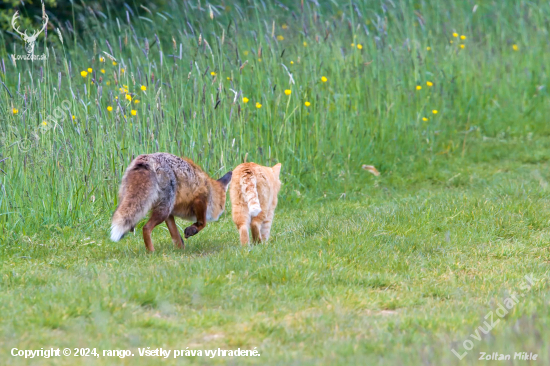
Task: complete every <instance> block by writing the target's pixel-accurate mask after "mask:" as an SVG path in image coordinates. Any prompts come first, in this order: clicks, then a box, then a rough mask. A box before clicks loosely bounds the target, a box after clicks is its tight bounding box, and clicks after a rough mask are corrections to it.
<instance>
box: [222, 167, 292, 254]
mask: <svg viewBox="0 0 550 366" xmlns="http://www.w3.org/2000/svg"><path fill="white" fill-rule="evenodd" d="M280 173H281V164H277V165H275V166H274V167H267V166H261V165H258V164H255V163H243V164H240V165H238V166H237V167H236V168H235V169H233V175H232V179H231V180H232V183H231V188H230V191H229V195H230V198H231V214H232V217H233V222H234V223H235V226H237V230H239V236H240V241H241V244H242V245H243V246H244V245H248V244H249V241H250V238H249V235H248V231H249V229H250V231H251V232H252V239H253V241H254V242H256V243H258V242H262V241H266V240H267V239H269V235H270V232H271V225H272V223H273V217H274V215H275V208H276V207H277V194H278V193H279V190H280V189H281V180H280V179H279V175H280Z"/></svg>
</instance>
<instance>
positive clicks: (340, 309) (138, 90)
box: [0, 0, 550, 365]
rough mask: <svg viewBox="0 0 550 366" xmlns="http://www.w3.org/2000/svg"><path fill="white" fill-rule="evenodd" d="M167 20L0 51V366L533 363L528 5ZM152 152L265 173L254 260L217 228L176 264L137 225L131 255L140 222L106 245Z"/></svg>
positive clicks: (533, 161) (533, 56) (533, 153)
mask: <svg viewBox="0 0 550 366" xmlns="http://www.w3.org/2000/svg"><path fill="white" fill-rule="evenodd" d="M167 3H168V4H169V5H170V7H169V10H167V9H168V8H166V9H163V8H162V7H159V8H156V7H155V6H154V5H153V4H149V5H148V7H146V8H143V7H140V8H138V7H131V6H130V7H129V8H130V9H132V10H131V11H130V10H128V12H127V14H124V12H123V13H120V12H119V11H120V9H113V8H110V7H109V5H108V3H102V5H101V6H100V7H99V8H96V9H95V10H93V11H92V10H90V9H88V10H86V11H85V12H84V13H82V12H80V11H77V12H75V20H73V21H72V22H69V23H64V22H63V23H62V22H57V20H56V19H55V14H54V13H52V14H50V22H51V28H50V30H49V32H48V37H47V39H46V40H44V39H42V40H41V41H40V42H39V44H38V45H37V47H36V51H35V52H36V53H42V52H44V53H46V54H47V56H48V57H47V60H46V61H45V62H36V61H35V62H28V61H21V60H19V61H16V62H14V61H12V59H11V58H10V56H9V55H10V54H13V53H15V54H19V55H20V54H24V53H25V51H24V48H23V46H24V44H23V42H22V41H21V40H19V39H12V38H11V35H10V34H9V33H7V32H4V33H2V41H3V42H0V59H1V60H0V80H1V81H2V85H0V121H1V124H0V161H1V162H0V169H2V171H0V276H1V279H2V281H1V282H0V304H1V306H2V312H1V316H0V361H1V362H0V364H2V365H3V364H6V365H20V364H33V365H34V364H39V365H40V364H44V365H49V364H54V365H58V364H59V365H72V364H83V365H110V364H122V365H130V364H132V365H133V364H158V363H159V362H160V361H159V359H158V358H155V357H137V354H138V348H144V347H145V348H146V347H151V348H153V349H155V348H157V347H162V348H164V349H170V350H176V349H177V350H183V351H184V350H185V349H186V348H187V347H188V348H189V349H195V350H199V349H201V350H206V349H217V348H218V347H219V348H222V349H237V348H239V347H240V348H241V349H247V350H250V349H254V348H255V347H256V349H257V350H258V352H259V353H260V354H261V356H260V357H240V358H235V357H233V358H218V357H215V358H212V359H211V358H207V357H181V358H177V359H174V358H173V355H172V357H170V358H169V359H166V360H164V363H165V364H186V363H192V364H210V363H214V364H215V363H219V364H284V365H288V364H311V365H313V364H315V365H318V364H323V365H325V364H326V365H329V364H337V365H345V364H383V365H385V364H392V365H393V364H397V365H399V364H403V365H409V364H415V365H416V364H419V365H424V364H425V365H442V364H445V365H455V364H456V365H462V364H487V363H489V364H491V362H490V361H479V360H478V358H479V356H480V352H486V353H488V354H491V353H493V352H498V353H503V354H511V355H512V358H513V357H514V353H515V352H527V353H530V352H532V353H537V354H538V359H537V361H532V364H537V363H538V364H547V363H549V362H550V350H549V349H548V346H547V345H548V343H549V340H550V332H549V331H548V330H547V329H548V323H549V321H550V317H549V316H548V311H547V307H548V303H549V301H550V298H549V297H550V296H549V295H548V284H547V281H546V279H547V277H548V259H547V258H548V244H547V243H548V235H549V234H550V233H549V231H548V229H547V227H548V223H549V220H548V214H549V213H550V212H549V208H548V204H547V203H548V197H549V196H548V180H549V179H550V173H549V169H548V168H549V166H548V165H549V164H548V161H549V160H550V128H549V125H548V123H547V116H548V115H549V112H550V103H549V99H548V94H547V93H548V92H547V89H548V87H549V86H550V83H549V79H548V72H547V70H546V65H548V64H549V61H550V56H549V55H550V53H549V52H548V24H547V19H548V16H550V5H549V4H548V3H547V2H543V1H531V2H524V1H517V2H506V1H503V2H493V3H488V2H479V4H476V3H474V2H470V1H447V2H439V1H437V2H436V1H412V0H411V1H406V0H393V1H389V0H387V1H372V2H371V1H369V2H359V3H357V2H338V1H334V2H326V3H324V2H322V3H321V4H317V3H316V2H304V3H303V5H302V4H301V3H299V2H298V3H294V2H292V3H288V4H287V3H286V2H285V3H284V4H281V3H275V2H273V3H271V2H269V3H267V2H233V3H224V4H223V5H219V4H211V5H209V4H208V3H204V2H196V1H186V2H175V1H169V2H167ZM82 14H85V16H83V15H82ZM54 29H59V32H57V31H54ZM44 45H46V47H44ZM88 69H91V71H89V70H88ZM155 151H166V152H171V153H174V154H177V155H181V156H187V157H190V158H192V159H194V160H195V161H196V162H197V163H198V164H200V165H201V166H203V167H204V169H205V170H206V171H208V172H209V173H210V174H212V175H214V176H221V175H223V173H225V171H227V170H229V169H231V168H232V167H234V166H236V165H237V164H239V163H240V162H242V161H243V159H245V158H246V159H247V160H248V161H255V162H258V163H261V164H272V165H273V164H274V163H276V162H281V163H282V164H283V172H282V181H283V189H282V191H281V193H280V205H279V207H278V209H277V213H276V218H275V223H274V227H273V231H272V235H273V236H272V238H271V239H270V241H269V243H267V244H265V245H259V246H256V247H253V248H250V250H249V248H241V247H240V245H239V243H238V236H237V231H236V229H235V228H234V225H233V223H232V222H231V220H230V215H229V214H228V213H225V214H224V215H223V216H222V219H221V220H220V222H218V223H212V224H209V225H208V226H207V228H206V229H205V230H204V231H203V232H201V233H200V234H199V235H197V236H195V237H193V238H191V239H190V240H188V241H187V243H186V245H187V246H186V249H185V250H184V251H181V250H177V249H175V248H174V247H173V245H172V243H171V240H170V236H169V234H168V232H167V229H166V228H164V227H162V226H161V227H158V228H157V229H156V230H155V231H154V232H153V240H154V242H155V248H156V250H157V251H156V252H155V253H154V254H147V253H146V252H145V248H144V246H143V240H142V239H141V235H140V231H141V227H142V226H143V222H142V223H141V224H140V225H138V227H137V232H136V233H137V234H136V235H135V236H133V235H129V236H128V237H126V238H124V239H123V241H121V242H120V243H111V242H109V241H108V229H109V225H110V216H111V214H112V212H113V210H114V208H115V207H116V204H117V202H116V201H117V198H116V192H117V187H118V184H119V183H120V178H121V175H122V172H123V171H124V168H125V167H126V166H127V164H128V163H129V162H130V161H131V159H132V158H133V157H135V156H136V155H137V154H140V153H150V152H155ZM362 164H372V165H375V166H376V167H377V168H378V170H380V172H381V175H380V176H379V177H375V176H373V175H371V174H369V173H368V172H366V171H365V170H362V169H361V165H362ZM227 210H228V211H230V205H229V204H228V207H227ZM185 224H186V223H184V222H183V221H178V225H179V226H180V231H181V232H183V230H182V229H183V228H184V227H185ZM525 276H528V277H527V278H526V277H525ZM526 281H527V282H526ZM526 283H528V284H529V286H527V287H526V286H525V284H526ZM513 294H517V295H516V296H517V297H516V298H517V301H515V302H514V303H512V306H511V307H510V309H509V311H507V314H506V315H505V316H504V317H503V318H500V317H497V316H496V315H494V314H496V311H497V309H499V306H501V304H503V303H504V302H505V300H506V299H510V296H511V295H513ZM507 304H509V303H507ZM501 309H502V308H501ZM500 311H502V310H500ZM491 312H493V313H491ZM490 313H491V314H493V315H494V318H495V321H496V320H498V323H497V324H494V328H493V329H492V330H490V331H487V332H485V333H487V334H485V333H484V332H483V331H480V328H479V327H482V328H484V329H487V326H486V325H484V324H486V323H484V322H486V321H488V319H487V318H486V316H487V315H488V314H490ZM476 331H477V332H476ZM470 344H471V347H469V345H470ZM465 346H466V347H469V348H470V350H469V351H467V355H465V356H464V358H462V359H459V358H458V357H457V356H455V354H454V353H453V351H452V350H455V351H456V353H457V354H459V355H462V354H464V352H466V350H467V349H466V348H465ZM14 347H15V348H18V349H40V348H41V347H44V348H49V347H54V348H58V347H59V348H61V349H63V348H71V349H74V348H77V347H78V348H96V349H97V350H98V352H100V353H101V352H102V350H113V349H118V350H124V349H128V350H131V351H132V352H133V353H134V354H136V357H128V358H124V359H121V358H117V357H103V356H102V357H100V358H97V359H96V358H89V357H82V358H78V359H77V358H75V357H74V356H71V357H58V358H50V359H44V358H39V359H33V360H28V359H27V360H25V359H24V358H21V357H12V356H11V355H10V352H11V350H12V348H14ZM506 362H508V363H507V364H518V365H524V364H529V363H530V362H531V361H525V360H521V361H520V360H513V359H512V360H511V361H506ZM499 364H500V363H499Z"/></svg>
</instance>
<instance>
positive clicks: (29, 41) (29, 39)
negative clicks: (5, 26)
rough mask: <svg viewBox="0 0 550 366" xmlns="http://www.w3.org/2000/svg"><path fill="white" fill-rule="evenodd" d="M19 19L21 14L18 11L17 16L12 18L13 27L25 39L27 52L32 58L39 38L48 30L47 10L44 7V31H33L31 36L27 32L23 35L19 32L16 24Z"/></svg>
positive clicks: (14, 15)
mask: <svg viewBox="0 0 550 366" xmlns="http://www.w3.org/2000/svg"><path fill="white" fill-rule="evenodd" d="M17 18H19V12H18V11H16V12H15V14H13V18H11V26H12V27H13V29H14V30H15V31H16V32H17V33H18V34H19V35H20V36H21V38H23V41H25V49H26V50H27V54H28V55H30V56H32V55H33V54H34V43H35V42H36V40H37V39H38V36H39V35H40V33H42V32H43V31H44V29H46V26H47V25H48V19H49V18H48V16H47V15H46V10H45V9H44V7H42V21H43V22H44V25H43V26H42V29H40V30H39V31H33V33H32V34H31V35H28V34H27V30H25V31H24V32H23V33H21V32H20V31H19V27H17V26H16V24H15V22H16V21H17Z"/></svg>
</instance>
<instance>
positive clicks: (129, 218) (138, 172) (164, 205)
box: [111, 153, 232, 252]
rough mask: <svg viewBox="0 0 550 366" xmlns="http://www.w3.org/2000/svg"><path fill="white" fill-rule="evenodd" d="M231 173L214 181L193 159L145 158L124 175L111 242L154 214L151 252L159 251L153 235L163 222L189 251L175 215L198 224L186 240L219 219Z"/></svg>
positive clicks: (149, 226)
mask: <svg viewBox="0 0 550 366" xmlns="http://www.w3.org/2000/svg"><path fill="white" fill-rule="evenodd" d="M231 175H232V172H229V173H227V174H225V175H224V176H223V177H222V178H220V179H218V180H214V179H212V178H210V177H209V176H208V174H206V173H205V172H204V171H203V170H202V169H201V168H200V167H199V166H198V165H196V164H195V163H193V162H192V161H191V160H189V159H182V158H179V157H177V156H175V155H172V154H168V153H155V154H148V155H139V156H138V157H137V158H135V159H134V160H133V161H132V163H130V165H129V166H128V168H127V169H126V172H125V173H124V176H123V177H122V183H121V184H120V190H119V193H118V195H119V204H118V207H117V209H116V211H115V213H114V214H113V223H112V225H111V240H113V241H119V240H120V239H121V238H122V237H123V236H124V235H125V234H126V233H127V232H128V231H131V230H133V229H134V227H135V225H136V224H137V223H138V222H139V221H140V220H141V219H142V218H143V217H145V215H147V212H148V211H149V210H151V211H152V213H151V218H150V219H149V221H147V223H146V224H145V226H144V227H143V240H144V241H145V247H146V248H147V250H149V251H151V252H153V251H154V250H155V248H154V246H153V243H152V241H151V232H152V231H153V229H154V228H155V227H156V226H157V225H159V224H161V223H162V222H163V221H165V222H166V226H168V230H169V231H170V236H171V237H172V241H173V242H174V244H175V245H176V246H177V247H178V248H182V249H183V248H184V247H185V244H184V242H183V239H182V237H181V235H180V233H179V231H178V228H177V226H176V221H175V220H174V216H177V217H181V218H183V219H185V220H189V221H196V222H195V223H194V224H193V225H191V226H189V227H187V228H185V230H184V234H185V239H187V238H189V237H190V236H193V235H195V234H197V233H198V232H199V231H201V230H202V229H203V228H204V227H205V226H206V223H207V222H209V221H216V220H218V218H219V217H220V215H221V214H222V213H223V211H224V209H225V198H226V192H227V187H228V186H229V183H230V182H231Z"/></svg>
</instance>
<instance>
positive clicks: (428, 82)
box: [426, 81, 434, 86]
mask: <svg viewBox="0 0 550 366" xmlns="http://www.w3.org/2000/svg"><path fill="white" fill-rule="evenodd" d="M426 85H428V86H433V85H434V83H432V82H431V81H427V82H426Z"/></svg>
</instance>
